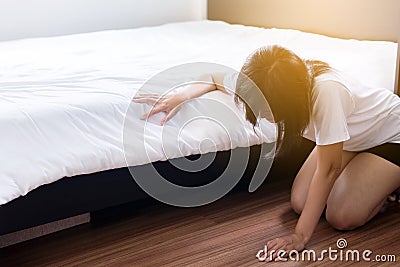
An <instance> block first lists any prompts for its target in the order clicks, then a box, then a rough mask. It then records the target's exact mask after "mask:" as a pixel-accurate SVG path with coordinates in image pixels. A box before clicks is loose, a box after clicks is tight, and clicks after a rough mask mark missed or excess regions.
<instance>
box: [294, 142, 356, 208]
mask: <svg viewBox="0 0 400 267" xmlns="http://www.w3.org/2000/svg"><path fill="white" fill-rule="evenodd" d="M355 155H357V153H355V152H348V151H343V156H342V170H343V169H344V167H346V165H347V164H348V163H349V162H350V160H351V159H352V158H354V156H355ZM316 167H317V152H316V147H315V148H314V149H313V151H312V152H311V153H310V155H309V156H308V158H307V159H306V161H305V162H304V164H303V166H302V167H301V168H300V171H299V172H298V174H297V175H296V178H295V179H294V182H293V185H292V192H291V194H290V203H291V206H292V209H293V210H294V211H295V212H296V213H297V214H300V213H301V212H302V210H303V207H304V203H305V202H306V198H307V194H308V189H309V187H310V184H311V179H312V177H313V175H314V172H315V169H316Z"/></svg>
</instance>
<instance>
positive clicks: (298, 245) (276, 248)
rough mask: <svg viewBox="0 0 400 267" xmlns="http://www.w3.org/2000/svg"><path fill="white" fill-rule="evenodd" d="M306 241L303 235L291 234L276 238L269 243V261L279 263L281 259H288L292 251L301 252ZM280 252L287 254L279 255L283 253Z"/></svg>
mask: <svg viewBox="0 0 400 267" xmlns="http://www.w3.org/2000/svg"><path fill="white" fill-rule="evenodd" d="M304 246H305V241H304V238H303V236H302V235H300V234H296V233H295V234H291V235H287V236H283V237H278V238H275V239H273V240H271V241H269V242H268V243H267V249H268V250H267V251H268V258H267V261H271V260H272V261H273V260H275V261H278V260H279V257H281V258H283V257H285V258H287V257H288V255H289V253H290V251H292V250H297V251H301V250H303V249H304ZM280 251H285V254H283V255H282V254H278V253H281V252H280Z"/></svg>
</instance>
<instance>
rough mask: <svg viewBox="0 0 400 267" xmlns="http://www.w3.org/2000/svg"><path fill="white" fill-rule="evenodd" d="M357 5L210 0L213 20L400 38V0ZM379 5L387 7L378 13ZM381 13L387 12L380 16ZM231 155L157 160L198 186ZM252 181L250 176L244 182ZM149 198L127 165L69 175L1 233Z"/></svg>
mask: <svg viewBox="0 0 400 267" xmlns="http://www.w3.org/2000/svg"><path fill="white" fill-rule="evenodd" d="M351 3H352V4H350V3H349V1H346V0H336V1H320V0H302V1H291V0H209V1H208V14H209V19H212V20H225V21H227V22H231V23H241V24H245V25H256V26H263V27H280V28H293V29H299V30H303V31H309V32H316V33H320V34H326V35H331V36H335V37H344V38H350V37H352V38H358V39H374V40H388V41H396V42H397V41H398V40H399V36H400V17H398V12H397V11H398V10H400V1H398V0H382V1H364V0H353V1H352V2H351ZM328 5H329V6H328ZM378 8H381V9H384V10H383V11H382V12H376V10H377V9H378ZM276 10H280V11H282V12H276ZM339 11H346V12H342V13H338V12H339ZM377 13H379V14H385V15H383V16H378V15H377ZM337 14H340V16H338V15H337ZM354 21H357V22H358V23H354ZM321 22H323V23H321ZM338 25H346V26H345V27H344V26H338ZM398 54H400V49H399V53H398ZM397 65H398V67H397V74H396V77H397V79H396V80H397V82H396V89H395V91H396V92H399V91H400V90H399V68H400V62H399V56H398V64H397ZM302 142H303V143H302V146H301V148H302V149H300V150H299V151H298V152H296V154H292V155H291V156H290V157H287V158H282V159H279V160H278V161H276V162H275V163H274V165H273V168H272V170H271V172H270V176H272V177H280V176H283V175H284V176H291V175H292V176H293V174H294V173H295V172H296V171H297V170H298V168H299V167H300V165H301V163H302V161H303V160H304V159H305V156H306V155H307V154H308V153H309V151H310V150H311V148H312V147H313V144H312V143H310V142H306V141H304V140H303V141H302ZM229 153H230V152H229V151H226V152H218V153H217V155H218V156H217V158H216V160H215V161H214V163H213V164H212V166H211V167H210V168H208V169H207V170H206V172H200V173H192V174H191V175H190V176H189V177H188V176H187V174H185V173H182V172H180V171H177V170H176V169H175V168H173V166H172V165H171V164H170V163H168V162H157V163H155V167H156V169H157V170H159V171H160V172H162V173H165V174H166V175H165V176H166V178H167V179H170V180H171V181H172V182H175V183H177V184H182V185H186V186H195V185H199V184H205V183H208V182H210V181H212V180H213V179H215V177H218V174H219V173H220V172H221V171H222V170H223V169H224V167H225V166H226V164H227V160H228V158H229ZM258 155H259V146H255V147H252V157H251V161H250V165H249V166H248V168H247V170H246V173H245V175H244V177H245V178H246V177H251V173H252V171H254V168H255V166H256V164H257V159H258ZM194 157H195V156H194ZM247 182H248V180H246V179H244V180H243V182H242V183H245V184H246V183H247ZM145 198H148V196H147V194H146V193H144V192H143V191H142V190H141V189H140V188H139V187H138V186H137V185H136V183H135V182H134V180H133V179H132V178H131V175H130V173H129V171H128V169H127V168H123V169H117V170H110V171H104V172H100V173H95V174H90V175H80V176H77V177H73V178H64V179H61V180H59V181H57V182H55V183H52V184H49V185H45V186H41V187H39V188H37V189H35V190H33V191H32V192H30V193H28V194H27V195H26V196H24V197H20V198H18V199H15V200H13V201H11V202H9V203H7V204H5V205H2V206H0V236H1V235H5V234H8V233H12V232H15V231H19V230H22V229H27V228H30V227H34V226H37V225H41V224H44V223H48V222H52V221H56V220H60V219H65V218H68V217H71V216H76V215H79V214H83V213H87V212H90V213H95V212H96V211H99V210H102V209H105V208H108V207H112V206H116V205H120V204H124V203H128V202H132V201H136V200H139V199H145Z"/></svg>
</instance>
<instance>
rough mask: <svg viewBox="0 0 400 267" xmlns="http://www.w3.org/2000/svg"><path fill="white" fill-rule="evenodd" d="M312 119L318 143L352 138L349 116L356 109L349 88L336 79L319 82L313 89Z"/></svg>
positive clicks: (325, 143) (330, 142)
mask: <svg viewBox="0 0 400 267" xmlns="http://www.w3.org/2000/svg"><path fill="white" fill-rule="evenodd" d="M312 99H313V111H312V120H313V125H314V131H315V142H316V144H317V145H330V144H335V143H339V142H344V141H347V140H349V139H350V133H349V130H348V126H347V117H348V116H349V115H350V114H351V113H352V111H353V109H354V105H353V103H354V102H353V100H352V96H351V94H350V92H349V91H348V90H347V88H346V87H345V86H344V85H343V84H341V83H339V82H336V81H322V82H319V83H318V84H317V85H316V86H315V87H314V89H313V94H312Z"/></svg>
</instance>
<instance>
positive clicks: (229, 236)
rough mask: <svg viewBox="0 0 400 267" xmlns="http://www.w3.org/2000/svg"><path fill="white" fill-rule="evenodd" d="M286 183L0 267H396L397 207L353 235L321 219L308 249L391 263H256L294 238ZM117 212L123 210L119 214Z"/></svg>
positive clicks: (8, 260)
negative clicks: (342, 246) (342, 242)
mask: <svg viewBox="0 0 400 267" xmlns="http://www.w3.org/2000/svg"><path fill="white" fill-rule="evenodd" d="M289 193H290V183H288V182H280V181H268V182H267V183H265V184H264V185H263V187H262V188H261V190H257V191H256V192H255V193H251V194H250V193H248V192H246V191H245V190H240V191H238V192H234V193H231V194H229V195H227V196H225V197H223V198H222V199H220V200H218V201H216V202H214V203H212V204H209V205H206V206H202V207H198V208H176V207H170V206H166V205H163V204H161V203H156V204H154V203H153V204H151V205H150V204H148V205H143V206H142V207H141V208H139V209H138V208H135V209H132V208H130V209H129V208H128V209H125V210H128V212H127V211H125V212H120V213H119V214H118V213H117V214H113V216H109V217H104V218H103V219H97V220H96V221H95V222H91V223H89V224H85V225H81V226H77V227H74V228H71V229H67V230H63V231H60V232H57V233H54V234H51V235H48V236H44V237H40V238H37V239H34V240H30V241H27V242H24V243H20V244H17V245H14V246H10V247H7V248H4V249H2V250H1V251H0V257H1V258H0V260H1V261H0V266H323V265H327V266H399V261H400V238H399V237H400V227H399V226H400V217H399V214H400V208H399V207H391V208H389V209H388V210H387V211H386V212H384V213H380V214H379V215H378V216H377V217H375V218H374V219H373V220H372V221H371V222H370V223H368V224H366V225H365V226H363V227H361V228H359V229H356V230H353V231H347V232H346V231H336V230H334V229H332V228H331V227H330V226H329V224H328V223H327V222H326V221H325V219H324V218H321V220H320V223H319V224H318V226H317V229H316V233H315V234H314V236H313V238H312V239H311V241H310V242H309V244H308V245H307V249H313V250H315V251H316V252H317V253H320V252H321V251H322V250H324V249H328V248H329V247H332V248H333V249H336V248H337V247H336V241H337V240H338V239H339V238H345V239H346V240H347V242H348V247H347V249H352V250H355V249H358V250H360V251H362V250H366V249H369V250H372V251H373V254H372V255H373V256H375V255H377V254H381V255H390V254H391V255H395V256H396V259H397V263H384V264H383V263H379V262H365V261H361V262H358V263H357V262H346V261H339V260H337V261H330V260H329V259H328V258H327V257H326V258H325V260H324V261H305V262H304V261H299V262H293V261H291V262H280V263H265V262H259V261H258V260H257V258H256V257H255V255H256V253H257V252H258V251H259V250H260V249H263V247H264V244H265V242H266V241H268V240H269V239H271V238H274V237H278V236H280V235H284V234H289V233H291V231H293V229H294V226H295V224H296V221H297V218H298V216H297V215H296V214H295V213H294V212H293V211H292V210H291V209H290V203H289ZM121 210H124V209H121Z"/></svg>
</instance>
